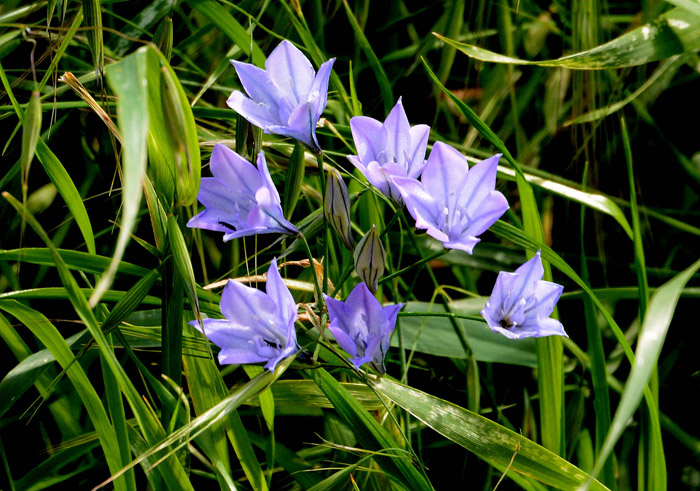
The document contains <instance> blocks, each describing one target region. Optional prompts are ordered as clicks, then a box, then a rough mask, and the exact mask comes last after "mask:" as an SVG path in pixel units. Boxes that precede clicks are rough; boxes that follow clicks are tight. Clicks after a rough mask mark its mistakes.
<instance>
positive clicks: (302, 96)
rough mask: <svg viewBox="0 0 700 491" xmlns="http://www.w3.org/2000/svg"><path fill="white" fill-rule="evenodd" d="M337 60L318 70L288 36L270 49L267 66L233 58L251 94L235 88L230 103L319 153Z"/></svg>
mask: <svg viewBox="0 0 700 491" xmlns="http://www.w3.org/2000/svg"><path fill="white" fill-rule="evenodd" d="M334 61H335V58H333V59H331V60H328V61H327V62H325V63H324V64H322V65H321V68H319V70H318V73H316V72H315V71H314V68H313V66H311V62H310V61H309V60H308V59H307V58H306V56H304V55H303V53H302V52H301V51H299V49H298V48H297V47H296V46H294V45H293V44H292V43H290V42H289V41H287V40H284V41H282V42H281V43H280V44H279V45H278V46H277V47H276V48H275V49H274V50H273V51H272V53H270V56H268V58H267V61H266V62H265V68H266V70H263V69H262V68H258V67H256V66H255V65H251V64H249V63H242V62H240V61H235V60H231V63H233V66H234V67H235V68H236V73H238V78H239V79H240V80H241V84H242V85H243V88H244V89H245V91H246V93H247V94H248V96H246V95H245V94H243V93H242V92H240V91H238V90H236V91H233V92H232V93H231V97H229V99H228V101H227V104H228V105H229V107H230V108H231V109H233V110H235V111H236V112H237V113H238V114H240V115H241V116H243V117H244V118H245V119H247V120H248V121H249V122H250V123H252V124H254V125H255V126H259V127H260V128H262V129H263V131H264V132H265V133H268V134H270V133H273V134H275V135H283V136H289V137H291V138H294V139H296V140H298V141H300V142H301V143H303V144H304V145H306V146H307V147H309V149H311V150H312V151H313V152H315V153H319V152H320V151H321V148H320V147H319V145H318V140H316V124H317V123H318V118H320V117H321V113H322V112H323V110H324V109H325V108H326V102H327V100H328V79H329V78H330V76H331V68H332V67H333V62H334Z"/></svg>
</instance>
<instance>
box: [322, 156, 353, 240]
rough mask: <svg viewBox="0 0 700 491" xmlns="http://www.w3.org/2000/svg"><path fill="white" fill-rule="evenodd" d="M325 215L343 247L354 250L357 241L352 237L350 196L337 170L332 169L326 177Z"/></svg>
mask: <svg viewBox="0 0 700 491" xmlns="http://www.w3.org/2000/svg"><path fill="white" fill-rule="evenodd" d="M323 213H324V214H325V215H326V219H327V220H328V222H329V223H330V224H331V226H332V227H333V230H335V232H336V233H337V234H338V237H340V240H342V241H343V245H345V247H347V248H348V249H350V250H353V248H354V247H355V239H354V238H353V236H352V227H351V226H350V195H349V194H348V187H347V186H346V185H345V183H344V182H343V178H342V177H340V173H339V172H338V171H337V170H335V169H331V170H330V171H329V172H328V176H327V177H326V193H325V198H324V201H323Z"/></svg>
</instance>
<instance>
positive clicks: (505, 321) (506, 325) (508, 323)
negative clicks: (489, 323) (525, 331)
mask: <svg viewBox="0 0 700 491" xmlns="http://www.w3.org/2000/svg"><path fill="white" fill-rule="evenodd" d="M498 325H500V326H501V327H502V328H503V329H508V330H510V329H512V328H513V327H515V322H511V321H510V319H508V318H507V317H504V318H503V319H501V320H500V321H499V322H498Z"/></svg>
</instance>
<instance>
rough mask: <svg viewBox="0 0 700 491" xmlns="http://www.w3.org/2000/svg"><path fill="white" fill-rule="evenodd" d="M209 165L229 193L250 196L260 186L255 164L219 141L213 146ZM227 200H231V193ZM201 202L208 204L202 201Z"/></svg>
mask: <svg viewBox="0 0 700 491" xmlns="http://www.w3.org/2000/svg"><path fill="white" fill-rule="evenodd" d="M209 167H210V168H211V172H212V174H214V177H216V179H218V180H219V181H221V182H222V183H224V184H225V185H226V187H228V188H229V193H232V194H234V195H239V194H247V195H249V196H250V197H251V198H252V197H253V195H254V194H255V191H256V190H257V189H258V188H259V187H260V186H261V183H260V175H259V174H258V172H257V170H256V169H255V166H254V165H253V164H251V163H250V162H248V161H247V160H246V159H244V158H243V157H241V156H240V155H238V154H237V153H236V152H234V151H233V150H231V149H230V148H228V147H227V146H226V145H223V144H221V143H217V144H216V145H215V146H214V150H212V152H211V160H210V162H209ZM202 180H204V179H202ZM200 201H201V200H200ZM228 201H229V202H230V201H231V195H229V198H228ZM202 204H204V206H210V205H207V204H206V203H204V202H202Z"/></svg>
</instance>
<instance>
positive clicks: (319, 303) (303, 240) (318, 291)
mask: <svg viewBox="0 0 700 491" xmlns="http://www.w3.org/2000/svg"><path fill="white" fill-rule="evenodd" d="M297 237H298V238H299V240H301V243H302V244H303V245H304V250H305V251H306V255H307V256H308V257H309V265H310V266H311V271H312V276H313V278H314V289H315V290H316V305H317V307H318V308H319V310H321V308H322V307H323V295H322V294H321V293H322V290H321V285H320V284H319V283H318V275H317V274H316V266H314V255H313V254H312V253H311V248H310V247H309V243H308V242H307V241H306V237H304V234H303V233H301V232H299V235H297ZM325 270H326V268H323V271H324V275H325Z"/></svg>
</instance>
